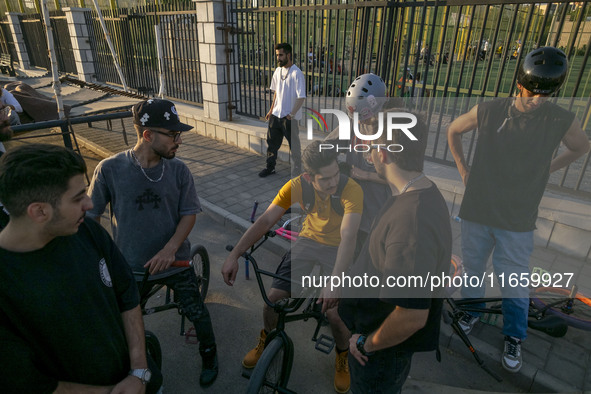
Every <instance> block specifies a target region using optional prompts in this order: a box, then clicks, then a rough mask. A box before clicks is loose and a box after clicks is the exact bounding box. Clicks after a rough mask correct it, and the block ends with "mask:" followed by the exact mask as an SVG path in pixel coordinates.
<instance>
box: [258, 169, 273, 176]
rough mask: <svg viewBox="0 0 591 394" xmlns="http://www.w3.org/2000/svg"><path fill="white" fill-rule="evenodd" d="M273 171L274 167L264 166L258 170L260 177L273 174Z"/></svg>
mask: <svg viewBox="0 0 591 394" xmlns="http://www.w3.org/2000/svg"><path fill="white" fill-rule="evenodd" d="M274 173H275V169H274V168H265V169H263V170H262V171H261V172H259V176H260V177H261V178H265V177H267V176H269V175H273V174H274Z"/></svg>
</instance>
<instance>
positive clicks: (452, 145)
mask: <svg viewBox="0 0 591 394" xmlns="http://www.w3.org/2000/svg"><path fill="white" fill-rule="evenodd" d="M477 126H478V105H475V106H474V107H472V109H471V110H470V111H469V112H467V113H465V114H463V115H461V116H459V117H458V118H457V119H456V120H454V121H453V122H451V124H450V125H449V127H448V128H447V144H448V145H449V150H450V152H451V154H452V156H453V157H454V160H455V162H456V166H457V167H458V171H459V172H460V175H461V177H462V181H463V182H464V185H467V184H468V177H469V175H470V170H469V169H468V164H466V158H465V157H464V149H463V148H462V134H464V133H467V132H468V131H470V130H474V129H475V128H476V127H477Z"/></svg>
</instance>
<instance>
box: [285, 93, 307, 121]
mask: <svg viewBox="0 0 591 394" xmlns="http://www.w3.org/2000/svg"><path fill="white" fill-rule="evenodd" d="M304 101H306V98H305V97H304V98H298V99H296V102H295V104H294V106H293V107H292V109H291V112H290V114H289V115H287V119H289V120H291V119H292V116H291V115H293V116H295V114H297V113H298V111H299V110H300V108H302V105H304Z"/></svg>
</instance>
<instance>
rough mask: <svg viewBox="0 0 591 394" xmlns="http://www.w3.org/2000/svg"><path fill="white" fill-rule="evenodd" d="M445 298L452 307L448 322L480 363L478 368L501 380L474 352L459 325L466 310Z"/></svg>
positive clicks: (498, 380)
mask: <svg viewBox="0 0 591 394" xmlns="http://www.w3.org/2000/svg"><path fill="white" fill-rule="evenodd" d="M445 300H446V301H447V303H448V304H449V306H450V307H451V309H452V310H451V311H448V313H449V317H451V319H452V321H451V323H450V324H451V326H452V328H453V330H454V331H455V332H456V334H458V336H459V337H460V339H461V340H462V342H464V345H466V347H467V348H468V350H470V353H472V356H474V359H475V360H476V362H477V363H478V365H480V368H482V369H484V370H485V371H486V372H487V373H488V374H489V375H490V376H492V377H493V378H495V379H496V381H497V382H502V381H503V379H502V378H501V377H500V376H499V375H497V374H496V373H494V372H493V371H492V370H491V369H490V368H488V366H487V365H486V364H485V363H484V360H482V359H481V358H480V356H479V355H478V353H477V352H476V349H474V346H472V342H470V339H469V338H468V335H466V333H465V332H464V330H462V327H460V323H459V322H460V318H461V317H462V316H463V315H464V313H466V312H463V311H461V310H460V309H459V308H458V306H457V305H456V303H455V302H454V301H453V300H452V299H451V298H446V299H445Z"/></svg>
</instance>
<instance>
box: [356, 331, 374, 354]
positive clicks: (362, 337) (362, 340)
mask: <svg viewBox="0 0 591 394" xmlns="http://www.w3.org/2000/svg"><path fill="white" fill-rule="evenodd" d="M366 340H367V335H363V334H361V335H359V338H357V343H356V345H357V350H359V353H361V354H363V355H364V356H373V354H374V352H367V351H365V348H364V347H365V341H366Z"/></svg>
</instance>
